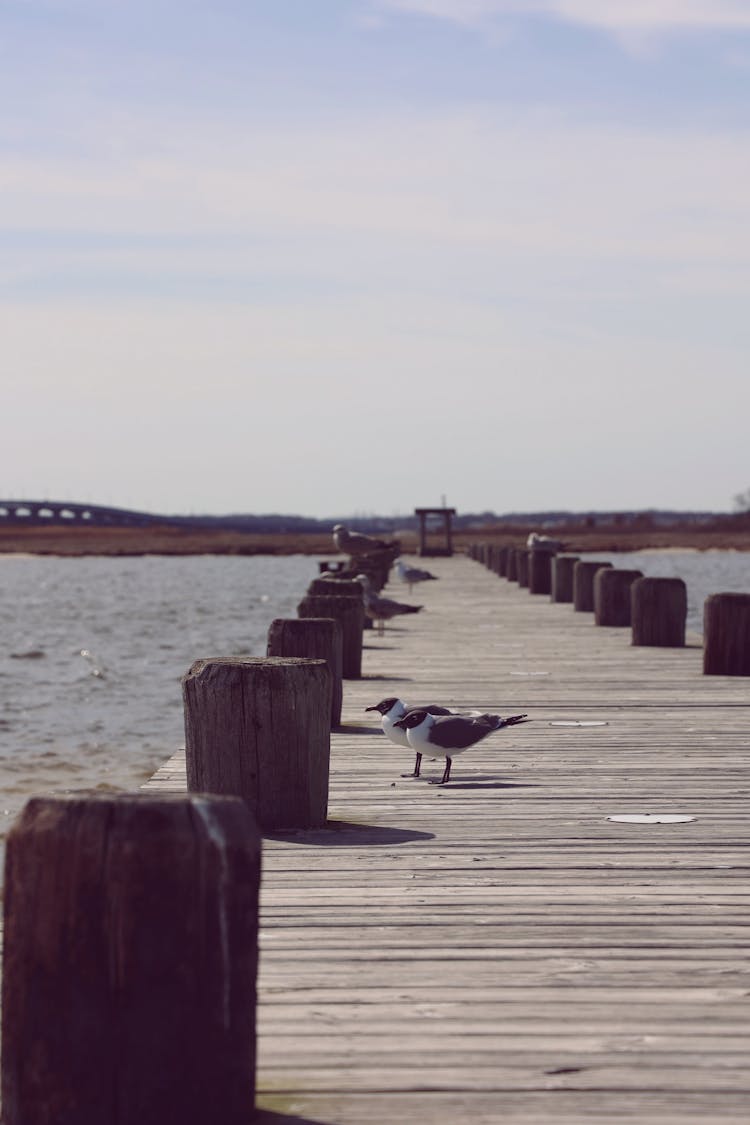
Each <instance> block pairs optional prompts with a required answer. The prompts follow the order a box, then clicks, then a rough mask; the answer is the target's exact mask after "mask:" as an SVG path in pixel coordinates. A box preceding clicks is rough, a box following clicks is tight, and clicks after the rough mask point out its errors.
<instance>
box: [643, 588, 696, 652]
mask: <svg viewBox="0 0 750 1125" xmlns="http://www.w3.org/2000/svg"><path fill="white" fill-rule="evenodd" d="M630 616H631V620H632V632H631V643H632V644H634V645H654V646H661V647H664V648H682V647H683V645H684V644H685V622H686V620H687V586H686V585H685V583H684V582H683V580H682V579H681V578H637V579H636V580H635V582H634V583H633V585H632V586H631V588H630Z"/></svg>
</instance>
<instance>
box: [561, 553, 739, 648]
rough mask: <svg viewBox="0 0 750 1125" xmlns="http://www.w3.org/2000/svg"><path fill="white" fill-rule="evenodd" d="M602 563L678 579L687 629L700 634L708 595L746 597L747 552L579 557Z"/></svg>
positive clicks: (594, 555)
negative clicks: (683, 591) (685, 606)
mask: <svg viewBox="0 0 750 1125" xmlns="http://www.w3.org/2000/svg"><path fill="white" fill-rule="evenodd" d="M580 557H581V558H582V559H602V560H603V561H604V562H611V563H612V565H613V566H616V567H618V568H619V569H620V570H640V571H642V572H643V574H644V576H645V577H646V578H682V579H683V580H684V582H685V584H686V586H687V596H688V615H687V627H688V629H690V630H692V631H693V632H695V633H701V634H702V633H703V603H704V602H705V600H706V598H707V597H709V596H710V595H711V594H728V593H740V594H749V593H750V553H748V552H747V551H628V552H622V553H618V554H607V552H606V551H597V552H596V553H595V554H591V555H586V554H582V555H581V556H580Z"/></svg>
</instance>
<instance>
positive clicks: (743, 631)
mask: <svg viewBox="0 0 750 1125" xmlns="http://www.w3.org/2000/svg"><path fill="white" fill-rule="evenodd" d="M703 672H704V675H707V676H750V594H711V596H710V597H708V598H706V600H705V602H704V605H703Z"/></svg>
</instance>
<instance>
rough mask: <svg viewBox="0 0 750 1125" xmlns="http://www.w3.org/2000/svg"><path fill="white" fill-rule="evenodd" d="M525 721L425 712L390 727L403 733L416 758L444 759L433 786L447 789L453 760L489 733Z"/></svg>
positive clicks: (513, 717) (414, 713)
mask: <svg viewBox="0 0 750 1125" xmlns="http://www.w3.org/2000/svg"><path fill="white" fill-rule="evenodd" d="M524 721H526V715H509V716H508V718H507V719H503V718H502V717H501V716H500V715H478V716H477V717H476V718H474V719H465V718H464V717H463V716H462V715H447V716H442V715H438V716H435V715H430V714H429V712H428V711H424V710H422V711H410V712H409V713H408V714H406V715H405V716H404V718H403V719H397V720H396V723H395V724H394V725H395V726H396V727H399V728H400V729H401V730H405V731H406V736H407V738H408V740H409V745H410V746H411V747H412V749H413V750H415V751H416V752H417V753H418V754H425V753H427V754H438V755H441V756H443V757H444V758H445V770H444V772H443V776H442V778H441V779H440V781H436V782H432V783H431V784H433V785H447V783H448V781H449V780H450V776H451V764H452V762H453V759H454V758H457V757H458V755H459V754H463V753H464V751H465V750H468V749H469V747H470V746H474V745H476V743H477V742H480V741H481V740H482V739H483V738H486V737H487V735H488V734H492V732H493V731H496V730H501V729H502V728H503V727H512V726H515V724H516V723H522V722H524Z"/></svg>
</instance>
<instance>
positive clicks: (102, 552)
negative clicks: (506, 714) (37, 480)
mask: <svg viewBox="0 0 750 1125" xmlns="http://www.w3.org/2000/svg"><path fill="white" fill-rule="evenodd" d="M531 530H536V529H535V528H532V527H517V528H508V527H506V526H503V525H495V526H492V527H485V528H472V529H471V530H460V531H456V532H454V535H453V542H454V551H455V553H456V554H460V553H463V552H465V551H466V550H467V549H468V548H469V547H470V546H472V545H473V544H477V543H490V544H492V545H493V546H510V545H513V546H522V545H524V543H525V541H526V536H527V535H528V533H529V531H531ZM550 534H553V535H554V536H555V537H556V538H559V539H560V540H561V541H562V543H563V545H564V550H565V551H566V552H567V553H572V554H578V553H582V552H586V553H590V552H596V551H606V552H616V553H622V552H626V551H676V550H684V551H708V550H724V551H727V550H733V551H748V552H750V529H742V530H740V529H732V530H730V529H726V528H721V529H718V528H716V527H715V526H714V527H708V528H696V527H695V526H694V525H688V524H684V525H680V526H674V527H666V528H650V529H644V528H639V529H637V530H636V529H632V530H631V529H624V528H620V527H611V528H581V527H580V526H578V527H570V528H560V529H555V530H554V531H553V532H550ZM398 538H399V541H400V543H401V547H402V551H403V553H404V554H406V555H416V553H417V542H418V540H417V535H416V532H413V531H406V532H400V533H399V535H398ZM297 554H303V555H321V556H325V557H331V558H343V557H345V556H343V555H342V554H341V553H340V552H339V551H337V550H336V549H335V547H334V546H333V543H332V541H331V537H330V535H327V534H325V533H319V532H312V533H299V532H290V533H275V534H271V533H269V534H262V533H258V532H238V531H219V530H216V531H215V530H210V531H209V530H207V531H202V530H198V531H196V530H185V529H182V528H174V527H167V526H161V527H160V526H157V527H147V528H143V527H137V528H136V527H129V528H112V527H74V528H69V527H18V526H17V525H16V526H14V527H3V528H0V557H3V556H5V557H6V558H24V557H44V556H53V557H56V558H82V557H86V556H91V555H95V556H103V557H128V556H136V557H137V556H143V555H248V556H250V555H297Z"/></svg>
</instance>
